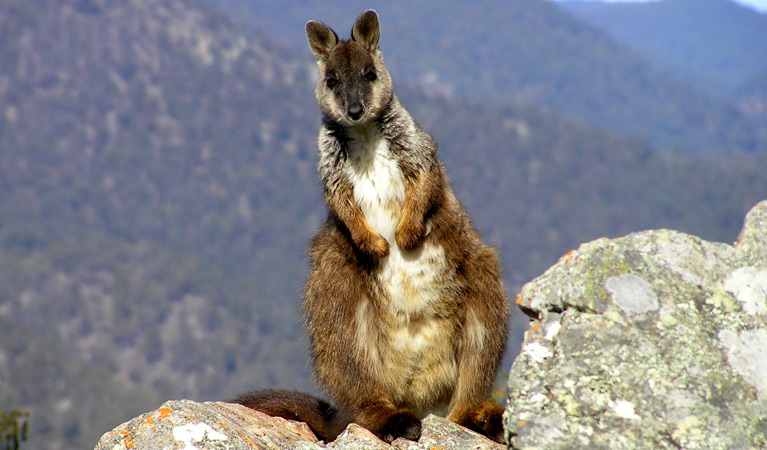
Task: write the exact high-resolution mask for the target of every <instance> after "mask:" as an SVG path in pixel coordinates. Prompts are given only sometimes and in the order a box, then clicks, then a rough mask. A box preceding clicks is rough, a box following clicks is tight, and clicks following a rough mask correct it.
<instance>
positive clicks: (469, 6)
mask: <svg viewBox="0 0 767 450" xmlns="http://www.w3.org/2000/svg"><path fill="white" fill-rule="evenodd" d="M206 1H208V2H209V3H211V4H214V5H216V6H218V7H219V8H221V9H222V10H224V11H227V12H229V13H230V15H231V17H233V18H235V19H236V20H239V21H242V22H244V23H246V24H251V25H255V26H257V27H258V28H259V29H263V30H267V31H269V32H270V34H271V35H273V36H279V37H280V39H288V40H290V42H291V43H293V45H295V46H297V47H299V48H304V47H305V46H306V38H305V36H304V33H303V27H304V24H305V23H306V21H307V20H308V19H309V18H311V19H316V20H321V21H324V22H326V23H327V24H328V25H330V26H332V27H335V28H336V30H337V31H339V33H341V34H344V35H346V34H347V33H348V30H347V28H348V27H350V26H351V25H350V24H351V23H352V22H353V21H354V18H355V17H356V15H357V14H359V13H360V12H361V11H362V10H363V9H364V8H375V9H376V10H377V11H378V12H379V15H380V16H381V20H382V22H383V24H382V27H383V35H382V39H381V45H382V48H383V50H384V52H385V54H386V60H387V62H388V64H389V65H391V66H392V69H393V72H394V74H395V80H399V82H400V83H401V82H402V81H403V80H409V81H410V82H413V83H418V84H420V85H422V86H424V88H425V89H427V90H430V91H432V92H441V93H447V94H452V95H456V96H469V97H475V98H479V99H482V100H484V101H491V102H498V101H514V102H522V103H526V104H533V105H538V106H543V107H545V108H547V109H550V110H552V111H554V112H555V113H556V114H557V115H564V116H567V117H569V118H570V119H572V120H575V121H578V122H580V123H584V124H588V125H591V126H595V127H598V128H603V129H609V130H611V131H612V132H614V133H619V134H621V135H623V136H629V137H637V138H641V139H645V140H648V141H649V142H650V143H651V144H652V145H653V146H654V147H655V148H656V149H657V150H661V151H667V150H670V149H678V150H681V151H683V152H685V153H689V154H701V153H707V154H730V153H732V152H733V151H746V152H754V151H765V150H767V132H765V131H764V130H765V128H767V124H766V123H765V122H760V121H755V120H753V119H752V118H750V117H747V116H746V115H744V113H743V112H742V111H740V110H739V109H738V108H737V107H736V106H735V104H734V103H733V102H730V101H727V100H724V99H715V98H713V97H711V96H709V95H706V94H704V93H702V92H700V91H698V90H696V89H694V88H693V87H692V85H691V83H689V82H686V81H685V80H682V79H677V78H674V77H672V76H671V75H670V74H669V73H668V72H667V71H666V70H665V69H662V68H660V67H657V66H653V65H652V64H651V63H650V62H648V61H647V60H646V59H644V58H643V57H642V56H641V55H640V53H639V51H635V50H633V49H632V48H630V47H628V46H627V45H622V44H618V43H616V41H615V40H614V39H612V38H611V37H610V36H609V35H608V34H607V33H605V32H603V31H600V30H598V29H597V28H595V27H593V26H591V25H589V24H588V23H585V22H583V21H581V20H579V19H577V18H576V17H574V16H573V15H571V14H570V13H569V12H567V11H566V10H564V9H563V8H562V7H560V6H559V5H558V4H557V3H555V2H552V1H550V0H508V1H503V2H497V1H493V0H477V1H473V2H464V1H449V2H445V1H437V0H424V1H420V2H418V3H416V4H408V5H407V7H403V6H402V4H400V3H398V2H390V1H381V0H372V1H370V2H367V3H365V4H364V6H361V5H360V4H359V3H358V2H355V1H352V0H341V1H336V2H334V3H333V7H328V3H327V2H324V1H320V0H309V1H305V2H301V4H300V5H297V6H294V5H290V6H287V4H282V3H275V2H270V1H264V0H206ZM690 1H696V0H690ZM706 1H710V0H706ZM720 1H724V0H720ZM752 14H753V15H756V14H755V13H753V12H752ZM710 35H711V36H712V38H716V36H717V33H716V32H715V30H711V31H710ZM722 39H724V37H722ZM762 49H763V47H762ZM725 51H726V50H725ZM306 53H308V52H306ZM753 56H754V58H757V60H758V55H753Z"/></svg>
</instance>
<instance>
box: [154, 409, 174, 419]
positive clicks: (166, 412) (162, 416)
mask: <svg viewBox="0 0 767 450" xmlns="http://www.w3.org/2000/svg"><path fill="white" fill-rule="evenodd" d="M157 412H158V413H160V419H167V418H168V417H170V413H172V412H173V410H171V409H170V408H160V409H158V410H157Z"/></svg>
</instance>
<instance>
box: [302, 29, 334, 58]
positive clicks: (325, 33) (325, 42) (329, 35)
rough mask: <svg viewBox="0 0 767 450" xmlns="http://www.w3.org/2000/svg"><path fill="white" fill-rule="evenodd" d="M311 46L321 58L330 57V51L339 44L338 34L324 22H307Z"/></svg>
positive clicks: (307, 32) (307, 34) (313, 51)
mask: <svg viewBox="0 0 767 450" xmlns="http://www.w3.org/2000/svg"><path fill="white" fill-rule="evenodd" d="M306 36H307V37H308V38H309V47H311V48H312V53H314V55H315V56H317V58H319V59H323V60H324V59H328V56H329V55H330V51H331V50H333V47H335V46H336V44H338V35H337V34H336V32H335V31H333V30H331V29H330V27H328V26H327V25H325V24H324V23H322V22H317V21H315V20H312V21H310V22H308V23H307V24H306Z"/></svg>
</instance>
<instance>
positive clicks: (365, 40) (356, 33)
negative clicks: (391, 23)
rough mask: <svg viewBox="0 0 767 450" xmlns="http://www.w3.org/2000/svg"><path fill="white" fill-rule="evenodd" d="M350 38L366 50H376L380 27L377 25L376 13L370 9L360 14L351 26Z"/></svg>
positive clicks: (379, 37)
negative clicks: (352, 26)
mask: <svg viewBox="0 0 767 450" xmlns="http://www.w3.org/2000/svg"><path fill="white" fill-rule="evenodd" d="M352 39H354V41H355V42H358V43H360V44H362V45H363V46H364V47H365V48H366V49H368V51H371V52H374V51H377V50H378V40H379V39H381V29H380V28H379V26H378V14H376V12H375V11H373V10H372V9H369V10H367V11H365V12H364V13H362V14H360V16H359V17H358V18H357V21H356V22H354V28H352Z"/></svg>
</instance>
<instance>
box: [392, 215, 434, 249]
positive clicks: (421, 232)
mask: <svg viewBox="0 0 767 450" xmlns="http://www.w3.org/2000/svg"><path fill="white" fill-rule="evenodd" d="M427 234H428V233H427V229H426V227H425V226H424V225H423V224H421V225H416V224H414V223H412V222H404V221H403V222H400V224H399V225H397V229H396V230H395V232H394V237H395V239H396V240H397V246H399V248H401V249H402V250H413V249H415V248H416V247H418V245H419V244H420V243H421V242H422V241H423V238H425V237H426V235H427Z"/></svg>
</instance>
